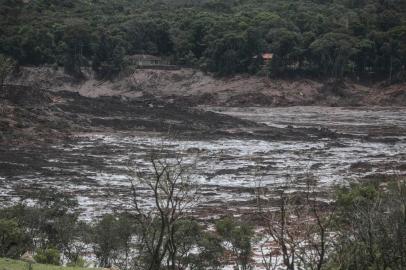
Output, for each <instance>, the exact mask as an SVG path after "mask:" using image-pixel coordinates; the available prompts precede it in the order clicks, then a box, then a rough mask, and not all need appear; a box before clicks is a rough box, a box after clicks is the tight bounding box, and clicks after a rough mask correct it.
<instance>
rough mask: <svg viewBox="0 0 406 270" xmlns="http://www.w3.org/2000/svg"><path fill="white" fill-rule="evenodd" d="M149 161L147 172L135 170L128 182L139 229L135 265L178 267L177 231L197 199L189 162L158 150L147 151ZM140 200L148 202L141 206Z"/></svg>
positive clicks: (181, 252)
mask: <svg viewBox="0 0 406 270" xmlns="http://www.w3.org/2000/svg"><path fill="white" fill-rule="evenodd" d="M161 152H162V151H161ZM149 162H150V165H151V166H150V170H149V172H140V171H136V172H135V174H134V179H133V181H132V185H131V186H132V198H133V204H134V209H135V212H136V214H137V216H138V222H137V225H138V231H139V234H138V239H137V245H138V251H139V257H138V258H137V260H136V261H137V263H136V266H135V267H136V268H137V267H138V269H149V270H159V269H162V267H163V265H165V269H182V266H181V265H180V264H181V263H182V258H180V257H182V256H185V254H187V251H185V246H184V245H182V244H180V242H179V241H178V239H176V238H177V237H179V235H178V234H177V231H178V230H179V225H180V223H181V222H182V221H183V220H186V219H187V218H188V217H189V216H190V214H191V208H192V207H193V205H194V204H195V203H196V202H197V201H198V192H197V191H198V187H197V186H196V185H195V184H193V183H192V182H191V179H190V175H189V170H190V168H191V165H186V164H185V163H184V162H183V160H182V158H181V157H180V156H175V157H167V156H163V155H160V154H159V152H158V153H153V154H151V156H150V159H149ZM141 191H143V195H141ZM144 200H147V201H148V202H149V203H150V204H149V205H147V206H146V205H142V203H143V201H144ZM179 245H182V248H179V247H180V246H179Z"/></svg>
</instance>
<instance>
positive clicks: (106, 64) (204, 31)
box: [0, 0, 406, 81]
mask: <svg viewBox="0 0 406 270" xmlns="http://www.w3.org/2000/svg"><path fill="white" fill-rule="evenodd" d="M0 10H1V11H0V24H1V25H2V27H1V29H0V54H4V55H7V56H9V57H11V58H13V59H15V60H16V61H17V62H18V63H19V64H20V65H42V64H51V65H52V64H54V65H55V64H57V65H60V66H64V67H65V70H66V71H67V72H70V73H73V74H80V71H81V70H80V68H81V67H83V66H92V67H93V69H94V70H95V71H96V72H97V73H98V74H99V75H100V76H102V77H106V76H111V75H114V74H115V73H117V72H119V71H120V70H121V69H122V68H123V67H124V64H125V63H124V62H123V59H124V56H126V55H132V54H153V55H159V56H164V57H167V58H169V59H170V60H171V61H172V62H173V63H175V64H180V65H187V66H194V67H197V68H200V69H202V70H207V71H210V72H213V73H215V74H218V75H232V74H236V73H255V72H257V71H258V70H259V69H260V68H261V64H262V62H261V57H260V55H261V54H262V53H265V52H267V53H273V60H272V61H271V63H270V67H269V68H270V70H271V73H272V74H273V75H275V76H279V75H284V74H287V73H289V74H312V75H316V76H332V77H342V76H354V77H363V76H364V77H365V76H366V77H373V78H382V79H390V81H396V80H404V77H405V62H406V40H405V39H406V2H405V1H403V0H390V1H389V0H275V1H266V0H227V1H224V0H199V1H198V0H172V1H167V0H152V1H151V0H150V1H147V0H140V1H131V0H117V1H113V2H112V1H107V0H92V1H88V0H73V1H54V0H53V1H49V0H37V1H22V0H1V1H0ZM255 56H257V57H255Z"/></svg>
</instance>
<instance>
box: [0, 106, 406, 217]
mask: <svg viewBox="0 0 406 270" xmlns="http://www.w3.org/2000/svg"><path fill="white" fill-rule="evenodd" d="M208 110H212V111H215V112H220V113H223V114H229V115H232V116H236V117H239V118H243V119H247V120H251V121H256V122H259V123H265V124H267V125H270V126H276V127H283V128H289V126H293V127H305V128H307V127H312V128H314V127H317V128H328V129H331V130H334V131H337V134H338V135H337V136H335V137H334V138H333V137H332V138H324V139H319V140H309V139H307V138H303V139H302V140H301V139H298V140H296V141H292V140H286V141H285V140H283V138H282V139H280V140H253V139H249V138H246V137H244V138H232V139H225V138H222V139H218V138H213V139H204V140H203V139H197V140H192V139H167V137H164V136H160V135H159V134H157V133H142V132H136V133H135V132H125V133H118V132H113V133H90V134H77V135H76V136H75V137H73V138H72V139H71V140H69V141H65V142H64V143H61V144H50V145H49V144H48V145H38V146H30V147H24V146H19V147H13V148H12V147H8V148H7V149H2V154H1V155H0V168H1V170H0V199H1V200H2V201H3V202H4V203H6V204H12V203H15V202H17V201H18V200H19V199H20V198H22V197H23V196H24V193H26V192H27V191H32V190H35V189H41V188H49V187H56V188H58V189H61V190H64V191H66V192H69V193H71V194H73V195H74V196H76V197H77V198H78V201H79V205H80V209H81V210H82V211H83V215H82V217H83V218H84V219H92V218H93V217H94V216H99V215H101V214H103V213H105V212H109V211H114V210H122V209H125V208H131V202H130V198H129V194H130V181H131V178H132V173H131V171H132V170H133V169H136V170H141V171H142V170H147V169H148V168H149V163H148V161H147V160H148V157H149V153H150V152H151V151H152V150H153V149H158V148H159V149H163V151H165V152H166V153H168V154H169V156H175V154H180V155H181V156H182V158H183V160H184V162H185V163H189V164H192V163H194V164H195V170H194V171H193V174H192V175H191V176H190V177H191V180H192V181H194V182H196V183H198V184H199V185H200V191H199V193H200V198H201V199H200V203H199V204H198V205H196V209H195V210H196V213H198V214H199V215H201V216H202V217H203V216H205V217H207V216H211V217H215V216H216V215H219V214H223V213H224V212H234V213H239V214H243V213H244V212H249V211H250V209H252V207H254V203H255V189H256V187H257V186H258V185H261V186H267V187H269V190H271V191H272V190H275V191H276V190H277V189H278V188H285V187H286V185H287V183H289V188H290V189H291V190H292V191H294V190H296V189H300V188H301V187H303V185H304V184H305V180H306V179H308V178H309V177H310V178H312V179H313V180H314V181H316V182H317V187H318V188H319V189H320V191H321V195H320V196H321V198H322V197H325V196H324V195H323V194H328V191H329V190H331V189H332V188H333V187H334V186H336V185H343V184H348V183H351V182H354V181H363V180H366V179H379V180H381V181H385V179H387V176H388V175H389V176H398V175H406V139H405V138H406V109H404V108H403V109H399V108H369V109H360V108H356V109H348V108H346V109H343V108H322V107H290V108H208ZM348 135H351V136H348ZM143 198H145V201H144V203H145V204H146V205H148V203H149V200H148V194H147V193H144V197H143Z"/></svg>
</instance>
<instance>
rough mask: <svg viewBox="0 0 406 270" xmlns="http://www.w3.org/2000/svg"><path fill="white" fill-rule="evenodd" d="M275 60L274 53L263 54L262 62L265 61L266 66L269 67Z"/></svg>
mask: <svg viewBox="0 0 406 270" xmlns="http://www.w3.org/2000/svg"><path fill="white" fill-rule="evenodd" d="M272 58H273V53H263V54H262V60H264V65H266V66H267V65H269V63H270V62H271V60H272Z"/></svg>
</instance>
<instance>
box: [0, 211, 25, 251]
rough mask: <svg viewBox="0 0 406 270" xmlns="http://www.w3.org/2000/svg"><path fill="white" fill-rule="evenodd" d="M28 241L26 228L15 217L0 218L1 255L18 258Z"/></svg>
mask: <svg viewBox="0 0 406 270" xmlns="http://www.w3.org/2000/svg"><path fill="white" fill-rule="evenodd" d="M26 243H27V240H26V237H25V234H24V230H23V228H21V227H20V226H19V224H18V223H17V222H16V221H15V220H14V219H4V218H2V219H0V257H9V258H18V257H19V256H20V255H21V254H22V253H23V252H24V249H25V245H26Z"/></svg>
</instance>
